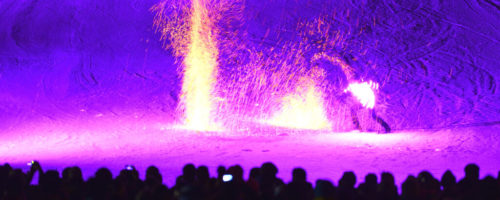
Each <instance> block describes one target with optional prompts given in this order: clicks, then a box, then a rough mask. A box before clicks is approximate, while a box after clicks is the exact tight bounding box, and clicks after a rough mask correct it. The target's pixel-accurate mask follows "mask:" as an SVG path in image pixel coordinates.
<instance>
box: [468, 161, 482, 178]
mask: <svg viewBox="0 0 500 200" xmlns="http://www.w3.org/2000/svg"><path fill="white" fill-rule="evenodd" d="M465 178H467V179H471V180H479V166H477V165H476V164H473V163H471V164H468V165H467V166H465Z"/></svg>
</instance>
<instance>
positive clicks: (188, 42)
mask: <svg viewBox="0 0 500 200" xmlns="http://www.w3.org/2000/svg"><path fill="white" fill-rule="evenodd" d="M180 2H181V3H179V1H176V2H172V1H162V2H160V3H159V4H157V5H156V6H154V7H153V8H152V11H153V12H154V13H156V17H155V26H156V28H157V30H158V31H159V32H160V33H161V34H162V40H164V41H165V47H166V48H167V49H169V50H173V51H174V52H176V55H177V56H178V57H179V59H180V60H182V65H181V66H180V68H181V70H180V71H181V74H182V75H181V76H182V77H183V79H182V93H181V101H180V102H179V111H180V116H181V117H180V118H181V124H183V125H182V126H183V127H185V128H188V129H194V130H221V129H222V128H223V127H224V128H230V129H233V128H237V129H238V128H241V126H242V123H244V122H245V121H246V122H251V123H260V124H267V125H271V126H278V127H285V128H293V129H306V130H330V129H331V128H332V122H331V121H332V120H333V121H338V120H339V119H337V118H338V116H337V118H335V117H332V115H331V113H332V111H336V112H337V113H340V112H339V109H341V107H342V105H339V104H337V105H336V106H337V107H331V106H332V104H331V103H332V102H333V101H336V99H335V98H333V99H332V100H326V98H332V96H331V95H330V94H328V95H327V94H326V93H327V92H330V93H335V92H337V93H338V92H339V91H342V89H345V90H343V91H344V92H346V93H352V94H353V95H355V96H356V98H357V99H358V100H359V101H360V102H361V103H362V104H363V106H365V107H367V108H369V109H373V107H374V106H375V93H374V92H373V91H372V89H373V88H375V87H373V86H375V83H373V84H372V82H371V81H370V83H369V84H368V82H360V83H358V80H356V78H355V77H354V76H355V73H354V71H355V70H354V69H353V68H352V67H351V66H349V64H348V63H346V61H344V60H343V58H341V57H340V56H339V54H338V52H332V51H331V50H329V48H332V47H335V46H344V45H345V44H344V43H345V41H344V40H345V36H344V35H345V34H344V33H342V32H340V31H338V30H337V31H331V30H330V29H331V25H330V24H328V23H329V22H327V21H326V20H328V19H327V18H322V19H316V20H314V21H312V22H302V23H299V24H297V26H296V31H297V33H298V34H297V35H296V37H299V39H297V40H291V41H285V42H278V43H277V44H275V46H272V47H270V48H269V47H267V48H266V47H264V46H262V45H260V46H259V45H254V46H253V47H251V45H249V44H248V42H245V39H243V40H242V39H241V38H245V36H246V33H245V32H244V31H245V30H240V29H238V27H234V25H231V24H230V23H231V22H233V23H238V24H245V19H242V17H241V16H240V15H241V14H242V12H243V11H244V5H243V3H244V2H239V1H208V0H193V1H191V2H187V1H186V2H185V1H180ZM167 13H168V14H169V15H167ZM330 17H332V16H330ZM186 19H189V20H186ZM226 21H229V23H227V22H226ZM228 24H229V25H228ZM241 26H242V25H240V27H241ZM269 31H270V30H269V29H268V30H267V33H266V35H265V37H267V36H268V35H269ZM313 35H318V36H320V37H323V38H324V39H323V40H324V41H308V40H311V38H312V37H314V36H313ZM300 37H302V39H300ZM236 38H239V40H238V39H236ZM314 42H315V43H316V45H317V46H319V48H313V46H314ZM280 46H281V49H275V48H279V47H280ZM238 50H241V51H238ZM219 51H221V52H224V53H222V54H223V56H224V57H225V58H219V56H220V54H219ZM241 52H245V54H242V53H241ZM315 52H316V53H315ZM311 53H313V54H314V55H312V56H308V55H306V54H311ZM328 53H331V54H333V55H329V54H328ZM231 59H232V60H231ZM245 59H246V60H250V61H248V62H238V61H241V60H245ZM234 60H238V61H236V62H234ZM318 60H324V62H328V63H330V65H329V66H327V68H325V66H320V65H318ZM313 65H314V66H313ZM328 67H329V68H330V69H328ZM331 68H339V69H340V71H338V72H337V73H338V74H339V75H336V76H337V77H341V76H342V77H343V78H344V81H345V82H346V83H347V85H345V84H344V85H342V84H340V87H344V88H340V90H338V91H335V90H332V89H329V88H331V87H335V86H333V84H335V83H333V84H332V83H331V80H328V78H327V76H328V75H327V73H328V71H332V69H331ZM219 71H221V72H224V73H221V74H220V75H219V74H218V72H219ZM329 81H330V82H329ZM336 81H339V82H341V81H342V80H341V79H340V78H339V79H337V80H336ZM351 83H352V85H349V84H351ZM337 86H339V84H337ZM377 87H378V85H377ZM266 93H267V94H266ZM367 98H368V99H367ZM368 101H369V102H368ZM328 102H330V104H328ZM329 106H330V107H329ZM327 107H329V108H327ZM342 114H345V113H342ZM220 124H224V125H220ZM339 126H345V124H341V125H339V124H338V123H337V125H336V127H335V128H337V129H338V128H339Z"/></svg>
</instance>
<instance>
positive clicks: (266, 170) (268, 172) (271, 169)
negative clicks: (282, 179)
mask: <svg viewBox="0 0 500 200" xmlns="http://www.w3.org/2000/svg"><path fill="white" fill-rule="evenodd" d="M260 170H261V171H260V172H261V175H262V176H263V177H271V178H275V177H276V174H278V168H277V167H276V165H274V164H273V163H271V162H266V163H264V164H262V166H261V167H260Z"/></svg>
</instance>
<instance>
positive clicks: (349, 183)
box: [339, 171, 356, 188]
mask: <svg viewBox="0 0 500 200" xmlns="http://www.w3.org/2000/svg"><path fill="white" fill-rule="evenodd" d="M354 185H356V175H355V174H354V172H351V171H349V172H344V174H343V175H342V178H340V181H339V186H340V187H346V188H354Z"/></svg>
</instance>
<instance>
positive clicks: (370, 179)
mask: <svg viewBox="0 0 500 200" xmlns="http://www.w3.org/2000/svg"><path fill="white" fill-rule="evenodd" d="M377 183H378V182H377V175H376V174H374V173H369V174H367V175H366V176H365V184H367V185H377Z"/></svg>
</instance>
